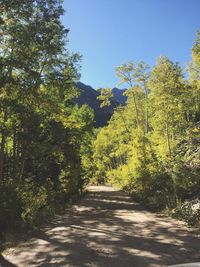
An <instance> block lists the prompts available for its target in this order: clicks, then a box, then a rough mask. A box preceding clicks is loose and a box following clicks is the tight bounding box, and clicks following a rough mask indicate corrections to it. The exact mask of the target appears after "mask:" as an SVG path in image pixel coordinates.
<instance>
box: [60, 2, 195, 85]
mask: <svg viewBox="0 0 200 267" xmlns="http://www.w3.org/2000/svg"><path fill="white" fill-rule="evenodd" d="M64 8H65V10H66V13H65V15H64V17H63V22H64V24H65V25H66V26H67V27H69V28H70V33H69V48H70V49H71V50H72V51H75V52H77V51H78V52H80V54H82V71H81V74H82V78H81V80H82V81H83V82H84V83H87V84H90V85H92V86H93V87H106V86H110V87H113V86H116V84H117V78H116V75H115V68H116V67H117V66H119V65H121V64H123V63H125V62H128V61H130V60H133V61H136V62H138V61H140V60H144V61H145V62H146V63H148V64H149V65H150V66H153V65H155V63H156V59H157V58H158V57H159V56H160V55H165V56H167V57H169V58H170V59H171V60H173V61H175V62H176V61H178V62H180V64H181V66H183V67H185V66H186V64H187V62H188V61H190V60H191V47H192V45H193V42H194V40H195V36H196V31H197V30H198V29H199V28H200V16H199V10H200V1H199V0H184V1H183V0H168V1H162V0H124V1H121V0H119V1H116V0H102V1H97V0H84V1H82V0H64Z"/></svg>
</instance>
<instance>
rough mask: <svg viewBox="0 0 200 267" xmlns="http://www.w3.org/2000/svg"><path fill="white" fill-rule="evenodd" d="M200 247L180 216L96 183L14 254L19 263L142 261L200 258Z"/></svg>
mask: <svg viewBox="0 0 200 267" xmlns="http://www.w3.org/2000/svg"><path fill="white" fill-rule="evenodd" d="M199 253H200V240H199V238H198V236H195V235H192V234H191V233H189V232H188V231H187V229H185V228H184V227H183V226H180V225H178V223H177V221H175V220H172V219H169V218H163V217H159V216H158V215H156V214H153V213H150V212H148V211H146V210H144V208H143V207H141V206H140V205H138V204H136V203H132V202H131V199H130V198H129V197H128V196H127V195H126V194H124V193H123V192H120V191H113V190H112V189H111V188H107V187H93V188H91V191H90V192H89V193H88V194H87V196H86V197H85V198H84V199H82V201H81V202H80V203H78V204H77V205H74V206H73V207H72V208H69V209H68V210H66V213H65V214H64V215H62V216H56V218H55V219H54V220H53V221H52V223H51V224H49V225H48V226H46V227H45V228H44V229H43V230H42V231H41V232H39V233H37V235H36V236H35V237H34V238H33V239H32V240H30V242H29V243H28V244H27V243H26V244H24V245H22V246H21V247H20V248H19V249H18V250H17V251H16V254H14V255H13V256H12V257H13V259H14V258H15V257H16V262H19V263H20V265H19V266H20V267H21V266H40V267H42V266H43V267H44V266H59V267H60V266H77V267H78V266H109V267H112V266H115V267H117V266H120V267H123V266H127V267H129V266H137V267H140V266H163V265H171V264H178V263H186V262H191V261H193V262H194V261H200V254H199ZM13 259H12V262H15V261H13ZM5 266H16V265H5Z"/></svg>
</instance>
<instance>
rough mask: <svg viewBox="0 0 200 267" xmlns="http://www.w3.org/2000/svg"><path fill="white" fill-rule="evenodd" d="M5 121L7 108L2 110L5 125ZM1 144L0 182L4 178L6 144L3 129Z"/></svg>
mask: <svg viewBox="0 0 200 267" xmlns="http://www.w3.org/2000/svg"><path fill="white" fill-rule="evenodd" d="M6 121H7V110H5V112H4V121H3V124H4V125H5V123H6ZM1 135H2V136H1V144H0V182H1V181H3V180H4V160H5V145H6V135H5V132H4V130H3V131H2V134H1Z"/></svg>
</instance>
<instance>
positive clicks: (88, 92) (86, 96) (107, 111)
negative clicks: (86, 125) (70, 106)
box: [75, 82, 127, 127]
mask: <svg viewBox="0 0 200 267" xmlns="http://www.w3.org/2000/svg"><path fill="white" fill-rule="evenodd" d="M77 88H78V90H79V91H80V96H79V97H78V98H77V99H76V100H75V102H76V103H77V104H78V105H79V106H82V105H84V104H87V105H88V106H89V107H90V108H92V109H93V110H94V120H95V123H94V126H95V127H103V126H105V125H106V124H107V122H108V121H109V119H110V118H111V116H112V114H113V111H114V108H115V107H116V106H118V105H123V104H124V103H125V102H126V99H127V97H126V96H124V95H123V93H124V91H125V89H118V88H113V89H112V92H113V99H112V101H111V105H110V106H108V107H103V108H100V104H101V101H100V100H98V99H97V97H98V96H99V95H100V93H99V92H98V91H96V90H95V89H94V88H92V87H91V86H89V85H86V84H84V83H82V82H77Z"/></svg>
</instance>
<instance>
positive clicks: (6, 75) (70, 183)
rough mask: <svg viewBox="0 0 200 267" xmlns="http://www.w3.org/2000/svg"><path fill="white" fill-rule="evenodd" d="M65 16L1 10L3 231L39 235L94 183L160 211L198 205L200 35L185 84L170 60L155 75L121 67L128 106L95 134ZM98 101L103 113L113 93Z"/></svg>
mask: <svg viewBox="0 0 200 267" xmlns="http://www.w3.org/2000/svg"><path fill="white" fill-rule="evenodd" d="M63 14H64V10H63V8H62V5H61V1H59V0H44V1H40V0H29V1H27V0H21V1H15V0H12V1H11V0H0V229H1V230H2V231H3V232H6V230H10V229H16V228H17V229H18V227H19V226H22V227H28V228H33V227H35V226H37V225H39V224H40V223H41V222H43V221H44V220H45V219H48V218H49V217H51V216H52V215H53V214H54V213H55V212H56V211H59V210H60V209H62V207H63V205H65V203H66V202H67V201H69V199H70V198H71V197H72V196H73V195H78V194H81V192H82V190H83V189H84V187H85V185H86V184H87V183H89V182H91V183H108V184H112V185H115V186H117V187H119V188H121V189H123V190H127V191H128V192H129V193H130V194H131V195H132V196H133V198H134V199H137V200H138V201H142V202H143V203H145V204H146V205H148V206H150V207H152V208H154V209H164V208H166V207H167V208H169V209H173V208H175V207H177V208H178V207H179V206H181V203H182V202H183V201H184V200H188V199H190V200H192V201H196V200H195V199H197V197H198V196H199V195H200V150H199V149H200V139H199V137H200V130H199V127H200V124H199V123H200V33H198V34H197V39H196V41H195V43H194V45H193V48H192V61H191V62H190V64H189V65H188V70H187V72H188V74H185V73H183V70H182V69H181V67H180V66H179V65H178V63H173V62H171V61H170V60H169V59H168V58H166V57H164V56H162V57H160V58H159V59H158V61H157V64H156V66H154V67H153V69H152V70H150V68H149V67H148V65H147V64H146V63H144V62H142V61H141V62H139V63H133V62H129V63H127V64H123V65H121V66H119V67H118V68H117V69H116V74H117V76H118V77H119V83H120V84H121V85H122V84H123V86H124V87H126V88H127V90H125V93H124V94H125V95H126V97H127V101H126V104H122V105H116V106H115V108H114V110H115V111H114V114H113V115H112V117H111V119H110V121H109V122H108V123H107V125H106V126H105V127H102V128H95V127H94V125H95V123H94V112H93V110H92V109H91V108H89V107H88V106H87V105H82V106H80V105H78V104H76V103H77V101H76V98H77V97H78V95H79V90H78V88H77V86H76V84H77V82H78V81H79V79H80V74H79V71H80V65H79V64H80V55H79V54H73V53H70V51H68V49H67V43H68V39H67V36H68V31H69V30H68V29H65V27H64V26H63V24H62V22H61V16H62V15H63ZM99 92H100V93H101V94H100V96H98V99H99V100H100V101H101V103H102V104H101V106H102V107H104V106H109V105H110V104H112V101H113V100H112V97H113V96H112V91H111V89H109V88H101V89H99ZM188 212H189V215H191V216H189V217H188V218H189V219H188V220H189V221H190V222H194V221H195V222H196V221H198V220H199V219H200V214H199V213H198V214H195V216H194V212H193V210H191V209H190V211H188ZM2 231H1V232H2Z"/></svg>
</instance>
